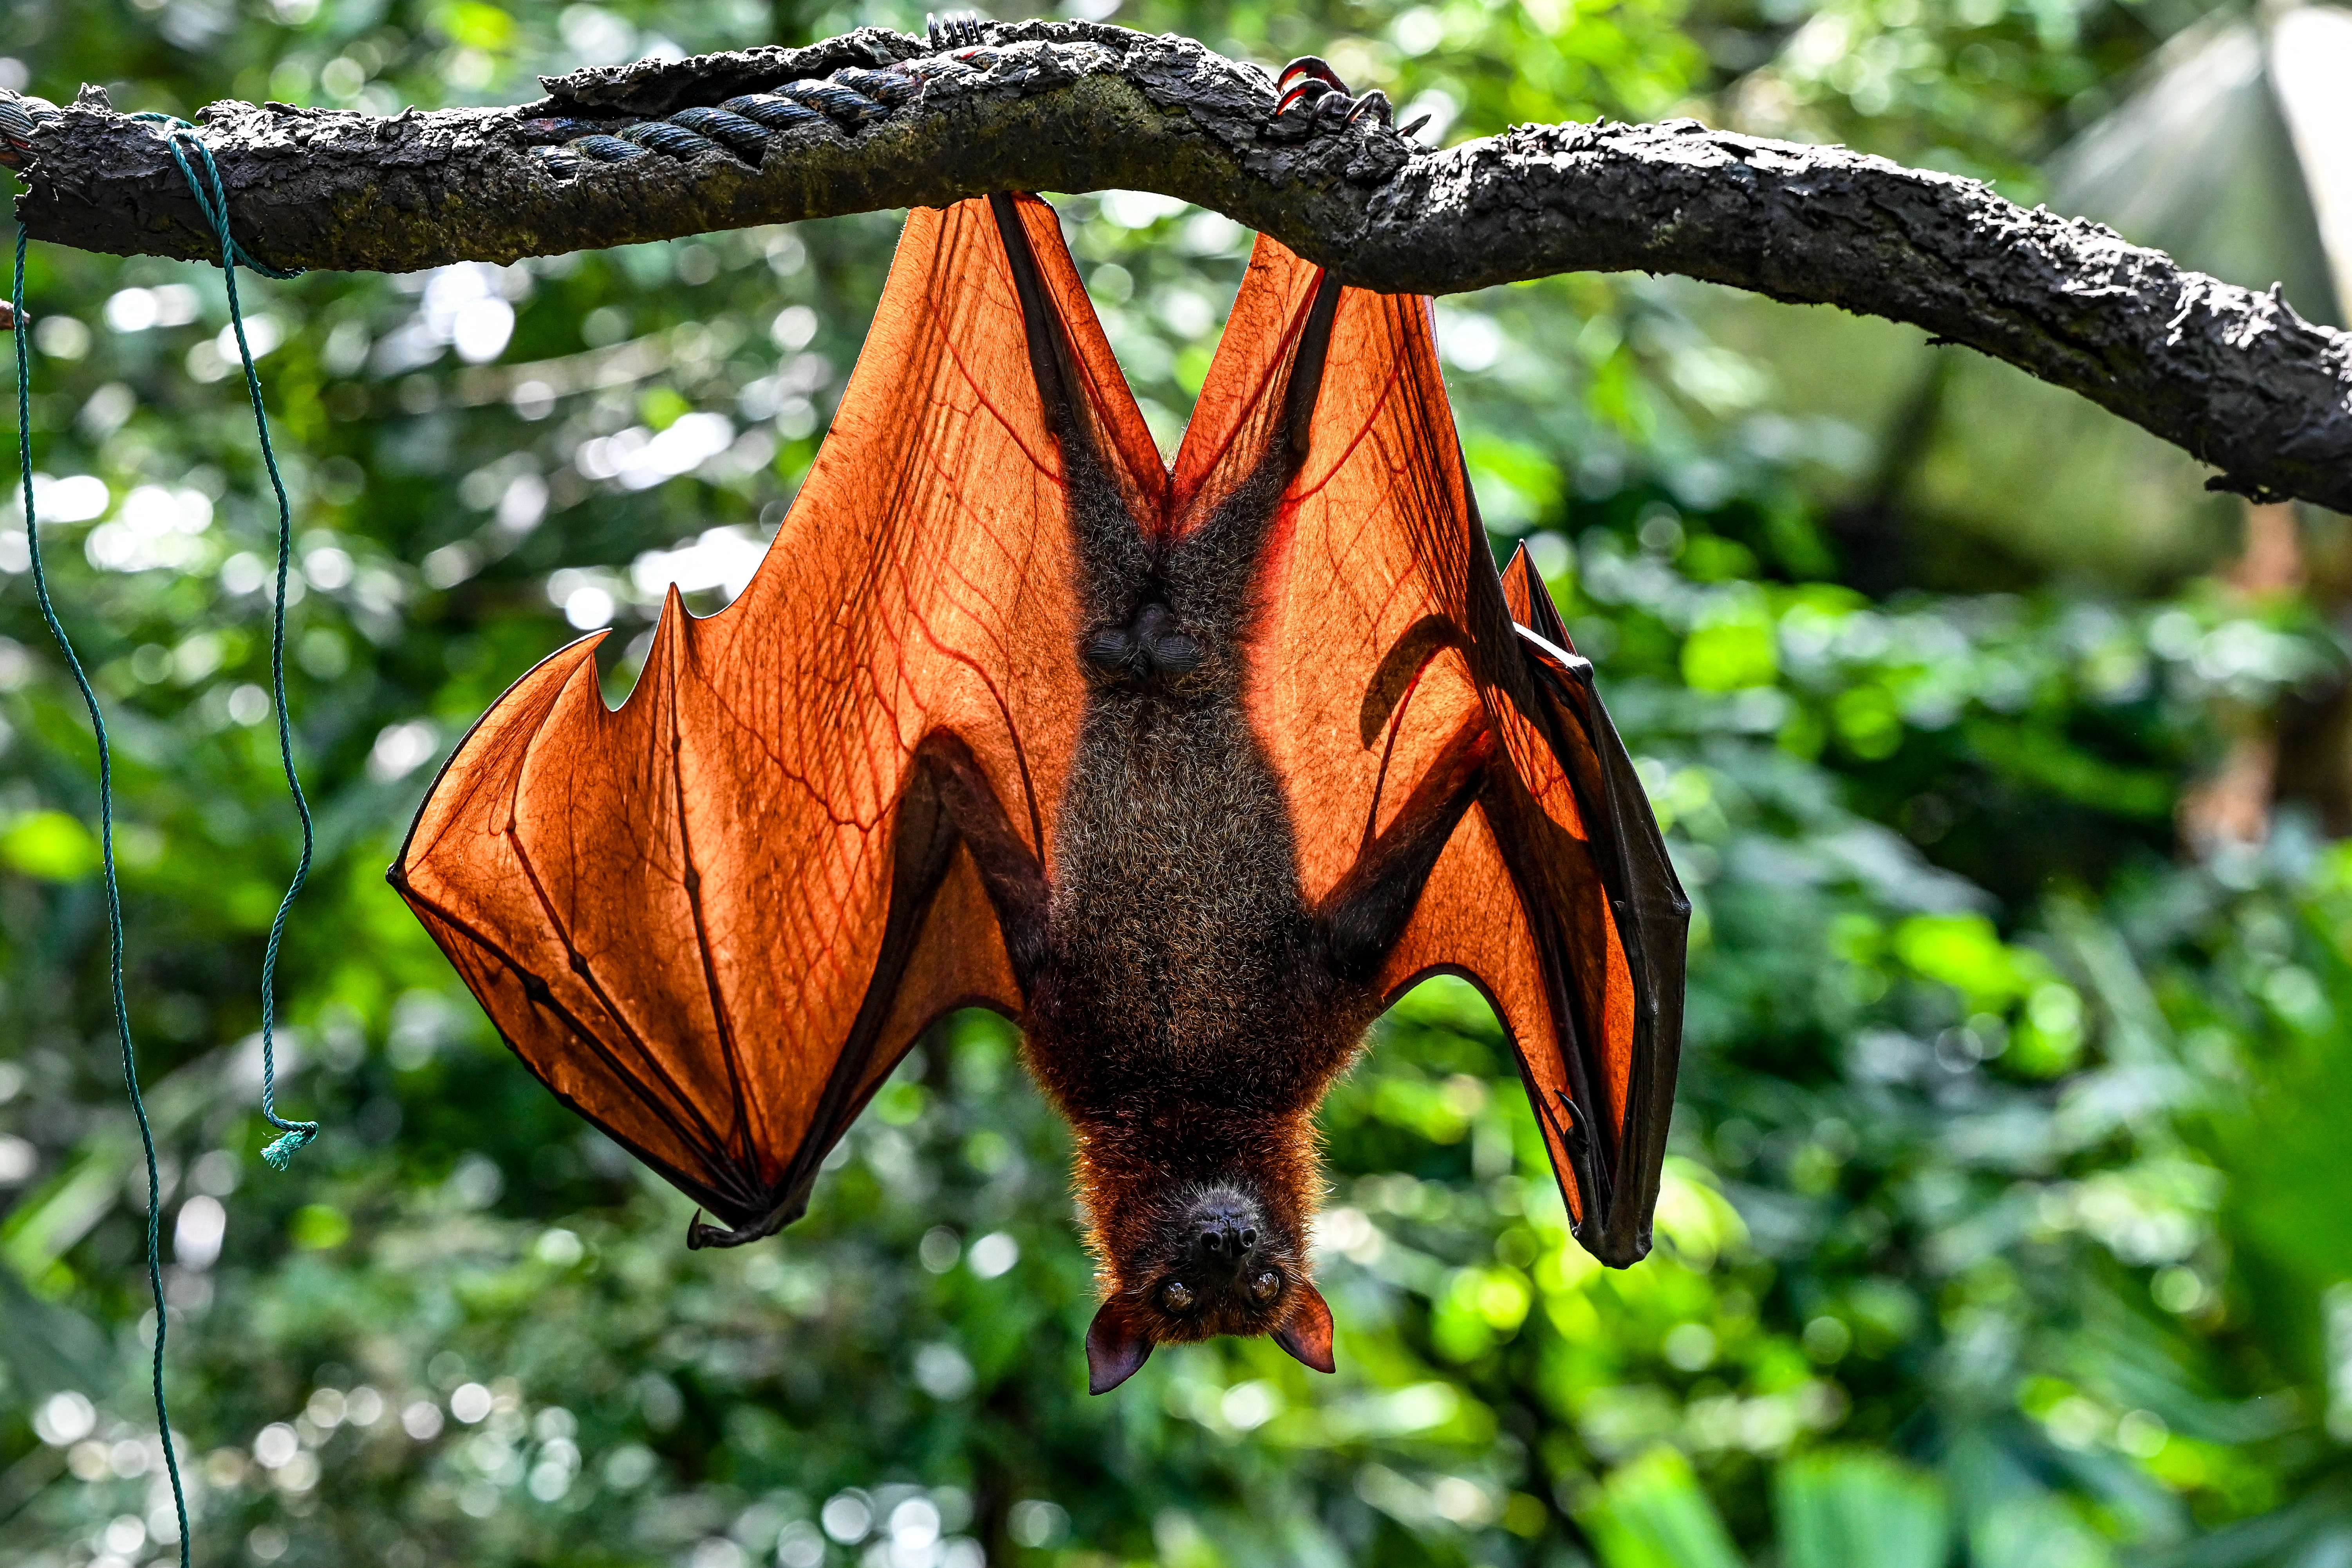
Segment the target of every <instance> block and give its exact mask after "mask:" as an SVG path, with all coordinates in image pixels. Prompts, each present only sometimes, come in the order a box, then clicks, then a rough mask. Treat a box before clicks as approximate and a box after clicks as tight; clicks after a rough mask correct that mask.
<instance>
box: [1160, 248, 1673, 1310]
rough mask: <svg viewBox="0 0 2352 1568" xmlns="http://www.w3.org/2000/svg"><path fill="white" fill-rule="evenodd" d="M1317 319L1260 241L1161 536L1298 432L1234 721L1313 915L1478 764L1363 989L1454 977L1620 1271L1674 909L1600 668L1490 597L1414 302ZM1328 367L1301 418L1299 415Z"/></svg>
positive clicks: (1640, 1229)
mask: <svg viewBox="0 0 2352 1568" xmlns="http://www.w3.org/2000/svg"><path fill="white" fill-rule="evenodd" d="M1329 293H1330V291H1329V290H1328V289H1326V287H1325V279H1324V274H1323V273H1322V271H1321V269H1319V268H1315V267H1313V266H1311V265H1309V264H1308V263H1307V262H1305V261H1303V260H1301V259H1300V258H1297V256H1295V255H1293V254H1292V253H1291V252H1289V251H1288V250H1287V249H1286V248H1285V247H1282V246H1281V245H1279V244H1277V243H1276V242H1275V241H1273V240H1271V239H1266V238H1261V239H1260V240H1259V241H1258V244H1257V249H1256V252H1255V255H1254V256H1253V257H1252V258H1251V263H1250V269H1249V273H1248V275H1247V278H1246V279H1245V280H1244V283H1243V285H1242V290H1241V295H1240V297H1239V298H1238V299H1237V300H1235V302H1234V313H1233V316H1232V318H1231V320H1230V321H1229V323H1228V325H1227V327H1226V330H1225V335H1224V339H1223V343H1222V344H1221V346H1220V348H1219V351H1218V354H1217V358H1216V361H1215V363H1214V365H1213V368H1212V370H1211V372H1210V375H1209V380H1208V384H1207V385H1206V386H1205V387H1204V388H1203V389H1202V396H1201V404H1200V408H1199V410H1198V412H1196V414H1195V415H1194V416H1193V420H1192V427H1191V428H1190V429H1188V431H1187V432H1186V435H1185V442H1184V447H1183V449H1182V451H1181V453H1180V455H1179V457H1178V459H1177V464H1176V469H1175V473H1174V476H1173V489H1172V492H1171V493H1172V498H1173V508H1172V511H1173V515H1174V517H1175V519H1176V526H1178V527H1179V528H1182V527H1186V526H1197V522H1194V521H1191V520H1198V519H1201V518H1203V517H1206V516H1208V515H1209V514H1210V513H1211V512H1212V511H1213V509H1214V508H1215V506H1216V505H1217V503H1218V501H1219V500H1221V499H1222V498H1223V497H1224V496H1227V495H1230V494H1232V493H1233V492H1234V489H1236V488H1237V487H1239V486H1240V485H1242V484H1243V483H1244V482H1246V480H1247V477H1248V476H1249V475H1250V474H1251V473H1252V472H1253V471H1255V468H1256V466H1257V464H1258V463H1259V462H1260V461H1261V459H1262V457H1263V455H1264V453H1265V451H1266V450H1267V449H1268V447H1269V445H1270V444H1271V443H1273V442H1275V441H1276V440H1277V439H1280V438H1282V437H1281V432H1282V430H1283V429H1285V428H1286V427H1289V428H1293V429H1295V428H1296V427H1297V423H1298V422H1299V421H1300V420H1301V419H1302V418H1306V419H1307V423H1306V430H1307V447H1306V454H1305V458H1304V463H1303V466H1302V467H1301V468H1300V469H1299V471H1298V473H1297V477H1296V478H1295V479H1293V480H1292V482H1291V484H1290V486H1289V489H1288V490H1287V491H1286V494H1285V496H1284V498H1283V501H1282V510H1281V513H1280V514H1279V516H1278V518H1277V520H1276V525H1275V530H1274V534H1273V537H1272V539H1271V541H1270V542H1269V544H1268V546H1267V549H1266V552H1265V564H1264V566H1263V568H1262V571H1261V574H1260V578H1259V582H1258V584H1257V586H1258V604H1259V605H1260V610H1259V621H1258V625H1257V627H1256V632H1255V644H1254V647H1253V652H1252V658H1251V668H1252V671H1253V676H1252V680H1253V684H1252V689H1251V692H1250V699H1249V700H1250V707H1251V711H1252V714H1253V717H1254V719H1255V727H1256V730H1257V732H1258V736H1259V739H1260V741H1261V742H1263V743H1264V744H1265V747H1266V748H1267V750H1268V751H1269V752H1271V753H1272V755H1273V757H1274V759H1275V763H1276V767H1277V769H1278V770H1279V772H1280V773H1281V774H1282V776H1283V779H1284V782H1285V784H1286V789H1287V791H1288V794H1289V798H1290V804H1291V810H1292V816H1293V818H1294V821H1295V822H1296V824H1297V837H1298V853H1299V859H1300V871H1301V874H1302V877H1303V878H1304V880H1305V882H1306V888H1307V895H1308V897H1309V898H1310V899H1318V900H1321V899H1327V898H1328V897H1329V896H1330V895H1331V894H1332V892H1333V890H1334V889H1337V888H1339V886H1340V885H1341V883H1342V882H1343V880H1344V879H1347V878H1348V876H1349V872H1350V871H1351V870H1352V869H1353V868H1356V867H1357V865H1358V864H1359V862H1360V860H1363V859H1364V858H1366V857H1367V856H1368V855H1370V854H1372V853H1373V852H1374V851H1375V850H1376V848H1377V847H1379V846H1380V845H1381V843H1382V842H1383V838H1384V836H1388V837H1393V836H1394V835H1396V834H1398V833H1401V832H1402V831H1404V827H1403V826H1401V825H1409V821H1410V819H1411V817H1412V814H1413V813H1414V812H1415V811H1416V810H1420V809H1424V808H1425V807H1426V805H1428V803H1429V802H1430V801H1431V800H1432V799H1433V797H1434V795H1436V794H1437V793H1439V786H1440V784H1442V783H1443V781H1444V779H1446V778H1448V777H1451V776H1456V775H1458V774H1459V773H1460V771H1461V769H1462V768H1463V767H1464V765H1465V758H1469V757H1473V756H1476V755H1480V754H1483V755H1484V756H1485V757H1486V761H1485V763H1483V770H1484V777H1483V782H1481V783H1480V784H1479V785H1478V791H1477V795H1476V798H1475V805H1473V806H1472V808H1471V809H1470V810H1469V811H1468V812H1467V814H1466V815H1465V816H1463V817H1462V818H1461V820H1460V822H1459V824H1458V825H1457V826H1454V829H1453V831H1452V834H1451V836H1450V837H1448V838H1447V840H1446V842H1445V845H1444V850H1443V852H1442V853H1441V854H1440V855H1439V856H1438V858H1437V860H1436V864H1435V868H1434V869H1433V871H1432V873H1431V875H1430V878H1429V880H1428V882H1427V884H1426V886H1425V889H1424V890H1423V894H1422V897H1421V900H1420V902H1419V904H1418V906H1417V907H1416V908H1415V910H1414V911H1413V913H1412V918H1411V921H1410V922H1409V923H1408V924H1407V925H1406V927H1405V930H1404V933H1403V936H1402V939H1401V940H1400V941H1399V942H1397V944H1396V946H1395V947H1394V948H1393V949H1392V950H1391V952H1390V954H1389V956H1388V959H1387V961H1386V963H1385V966H1384V967H1383V969H1382V970H1381V975H1380V981H1381V985H1382V987H1383V991H1384V994H1386V995H1388V996H1389V997H1390V998H1391V999H1393V998H1394V997H1396V996H1398V995H1401V994H1403V992H1404V991H1405V990H1407V989H1409V988H1410V987H1411V986H1412V984H1414V983H1415V982H1416V981H1418V980H1420V979H1421V978H1423V976H1425V975H1428V974H1431V973H1441V972H1451V973H1458V974H1462V975H1464V976H1466V977H1467V978H1469V979H1470V980H1471V981H1473V982H1474V983H1475V984H1477V985H1478V986H1479V987H1480V988H1481V989H1482V990H1483V991H1484V992H1485V993H1486V995H1487V996H1488V998H1489V999H1490V1000H1491V1001H1492V1002H1493V1003H1494V1005H1495V1007H1496V1012H1497V1013H1498V1014H1499V1015H1500V1016H1501V1018H1502V1021H1503V1025H1504V1027H1505V1028H1506V1030H1507V1032H1508V1033H1509V1036H1510V1038H1511V1043H1512V1046H1513V1047H1514V1048H1515V1050H1516V1051H1517V1056H1518V1060H1519V1066H1520V1068H1521V1072H1522V1075H1523V1077H1524V1079H1525V1080H1526V1083H1527V1088H1528V1095H1529V1097H1530V1099H1531V1100H1532V1101H1533V1102H1534V1105H1535V1108H1536V1111H1537V1115H1538V1120H1539V1121H1541V1123H1542V1125H1543V1129H1544V1134H1545V1139H1546V1142H1547V1144H1548V1145H1549V1150H1550V1152H1551V1157H1552V1163H1553V1165H1554V1168H1555V1170H1556V1171H1557V1173H1558V1174H1559V1179H1560V1184H1561V1187H1562V1189H1563V1191H1564V1193H1565V1194H1566V1195H1567V1198H1568V1202H1569V1205H1570V1213H1571V1215H1573V1216H1574V1219H1575V1228H1576V1235H1577V1237H1578V1238H1579V1239H1580V1241H1582V1242H1583V1244H1584V1245H1585V1246H1586V1247H1588V1248H1590V1249H1591V1251H1592V1252H1593V1253H1594V1255H1595V1256H1597V1257H1599V1258H1601V1259H1602V1260H1603V1261H1604V1262H1608V1263H1612V1264H1620V1265H1622V1264H1627V1263H1631V1262H1633V1261H1634V1260H1636V1259H1638V1258H1641V1257H1642V1256H1643V1254H1644V1253H1646V1252H1647V1251H1648V1249H1649V1245H1650V1217H1651V1214H1652V1211H1653V1210H1654V1207H1655V1205H1656V1201H1657V1190H1658V1180H1659V1172H1660V1164H1661V1161H1662V1160H1663V1158H1664V1145H1665V1132H1666V1123H1667V1120H1668V1117H1669V1115H1670V1113H1671V1111H1672V1109H1673V1096H1674V1079H1675V1062H1676V1057H1677V1054H1678V1051H1679V1047H1680V1039H1681V1022H1682V1018H1681V1015H1682V994H1683V958H1684V934H1685V927H1686V924H1687V921H1688V914H1689V904H1688V902H1687V900H1685V898H1684V896H1683V892H1682V889H1681V887H1680V886H1679V885H1678V884H1677V882H1676V881H1675V874H1674V869H1673V867H1672V865H1671V864H1670V863H1669V861H1668V860H1667V858H1666V852H1665V847H1664V843H1663V841H1662V840H1661V838H1660V837H1659V833H1658V827H1657V823H1656V819H1655V818H1654V816H1653V815H1652V813H1651V810H1650V806H1649V803H1648V800H1647V799H1646V798H1645V796H1644V795H1643V791H1642V786H1641V783H1640V780H1639V778H1638V777H1637V776H1636V774H1635V773H1634V769H1633V763H1632V760H1631V758H1629V757H1628V756H1627V755H1626V752H1625V749H1624V747H1623V745H1622V742H1620V741H1619V740H1618V737H1617V733H1616V731H1615V729H1614V728H1613V727H1612V725H1611V723H1610V721H1609V716H1608V714H1607V712H1606V711H1605V710H1603V709H1602V707H1601V700H1600V698H1599V697H1598V695H1597V694H1596V693H1595V691H1594V689H1593V685H1592V668H1591V665H1590V664H1589V663H1588V662H1587V661H1585V660H1584V659H1582V658H1579V657H1577V655H1576V654H1575V653H1574V652H1573V651H1572V650H1571V649H1570V647H1569V645H1568V637H1567V634H1566V631H1565V630H1564V629H1563V628H1562V626H1561V625H1560V621H1559V614H1558V611H1557V610H1556V609H1555V608H1554V607H1553V605H1552V603H1551V600H1550V596H1549V594H1548V593H1547V592H1546V590H1545V588H1544V586H1543V584H1542V582H1541V580H1540V579H1539V578H1538V577H1537V576H1536V575H1535V574H1533V573H1531V572H1530V571H1528V567H1527V563H1526V562H1525V559H1524V557H1522V558H1520V559H1517V560H1515V561H1514V562H1513V563H1512V566H1511V572H1510V575H1509V578H1508V580H1507V582H1506V580H1505V579H1504V578H1503V577H1502V576H1501V575H1499V574H1497V573H1496V570H1495V565H1494V557H1493V554H1492V552H1491V547H1490V546H1489V544H1488V542H1487V540H1486V531H1485V529H1484V528H1483V527H1482V526H1481V525H1480V523H1479V521H1478V515H1477V510H1476V505H1475V500H1473V498H1472V496H1471V493H1470V487H1469V481H1468V479H1467V477H1466V475H1465V471H1464V468H1463V463H1462V457H1461V448H1460V445H1459V443H1458V441H1457V440H1456V438H1455V436H1454V423H1453V416H1452V414H1451V411H1450V410H1449V408H1448V405H1447V403H1446V397H1445V388H1444V382H1443V379H1442V378H1441V376H1440V374H1439V370H1438V361H1437V352H1436V342H1435V339H1434V336H1433V331H1432V325H1431V312H1430V304H1429V301H1428V300H1424V299H1419V298H1408V297H1403V296H1396V295H1381V294H1375V293H1371V292H1369V291H1367V290H1363V289H1339V290H1337V294H1336V303H1334V302H1333V300H1332V299H1331V298H1330V297H1329ZM1318 294H1320V295H1323V296H1325V298H1324V300H1323V309H1322V310H1321V311H1320V312H1318V309H1317V302H1318ZM1318 362H1319V374H1320V384H1319V388H1318V389H1317V390H1316V391H1315V394H1314V396H1313V401H1312V405H1311V410H1312V412H1311V418H1307V416H1306V409H1307V405H1306V404H1305V402H1304V401H1303V400H1302V398H1300V397H1299V396H1297V395H1294V394H1293V392H1292V388H1293V386H1294V384H1311V382H1312V380H1313V378H1314V377H1315V375H1316V374H1317V372H1318ZM1293 438H1294V439H1295V437H1293Z"/></svg>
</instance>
